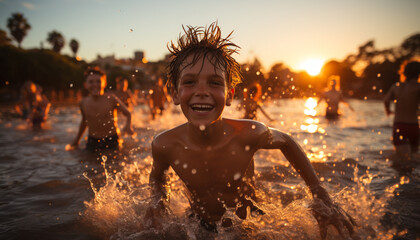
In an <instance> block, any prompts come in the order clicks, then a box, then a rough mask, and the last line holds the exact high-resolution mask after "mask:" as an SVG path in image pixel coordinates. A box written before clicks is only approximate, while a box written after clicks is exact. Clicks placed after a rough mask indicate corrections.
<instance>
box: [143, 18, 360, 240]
mask: <svg viewBox="0 0 420 240" xmlns="http://www.w3.org/2000/svg"><path fill="white" fill-rule="evenodd" d="M236 47H237V46H236V45H235V44H234V43H232V42H230V40H229V39H228V38H222V37H221V33H220V28H219V27H218V26H217V25H216V24H215V23H213V24H211V25H210V26H209V27H208V28H205V29H204V28H199V27H191V26H188V27H187V28H186V29H185V35H183V36H181V37H180V39H179V41H178V45H175V44H174V43H172V44H171V45H170V51H171V53H172V61H171V62H170V64H169V66H170V69H169V83H168V84H169V86H170V87H171V93H172V96H173V101H174V103H175V104H176V105H180V106H181V109H182V112H183V114H184V116H185V117H186V118H187V119H188V121H187V122H186V123H184V124H182V125H180V126H177V127H175V128H172V129H169V130H167V131H165V132H162V133H160V134H158V135H157V136H155V138H154V140H153V143H152V155H153V168H152V171H151V173H150V180H149V182H150V186H151V188H152V193H151V196H152V197H151V202H150V206H149V207H148V209H147V210H146V214H145V218H146V220H147V221H148V223H149V224H150V225H151V226H150V227H155V228H159V227H162V222H163V216H164V215H165V212H167V209H168V206H169V197H170V196H169V195H170V191H169V189H168V188H169V187H170V184H168V182H167V180H168V178H167V175H166V173H167V170H168V169H169V168H172V169H173V170H174V172H175V173H176V174H177V175H178V176H179V178H180V179H181V181H182V182H183V183H184V184H185V186H186V188H187V190H188V191H187V193H188V199H189V202H190V206H191V210H192V213H191V215H190V216H192V217H195V218H198V219H199V221H200V223H201V225H202V226H203V227H204V228H205V229H207V230H209V231H213V232H217V231H218V229H217V228H218V223H220V225H222V226H223V227H228V226H231V225H232V224H233V223H232V219H230V218H228V217H227V216H225V215H224V214H225V212H226V211H227V208H232V209H235V213H236V215H237V216H238V217H240V218H242V219H245V218H247V217H248V214H247V213H248V212H251V213H253V214H257V215H261V214H264V212H263V211H262V210H261V209H259V208H258V207H257V206H256V205H255V204H254V202H253V201H252V200H257V198H256V196H255V191H254V187H253V186H254V184H253V181H254V160H253V156H254V154H255V152H256V151H258V150H259V149H280V150H281V151H282V152H283V153H284V155H285V156H286V158H287V160H289V161H290V162H291V164H292V165H293V166H294V167H295V168H296V170H297V172H298V173H299V174H300V175H301V176H302V178H303V179H304V180H305V182H306V184H307V185H308V186H309V188H310V190H311V191H312V194H313V197H314V199H315V200H314V201H315V204H313V205H312V207H313V210H314V211H313V214H314V215H315V217H316V219H317V221H318V223H319V225H320V227H321V236H322V237H325V236H326V235H327V226H328V225H329V224H333V225H334V226H335V227H337V228H338V229H339V231H340V233H342V228H344V227H346V228H347V229H348V230H349V232H350V233H353V232H354V230H353V225H352V224H353V221H352V219H351V217H349V216H348V215H347V214H346V213H345V212H344V210H342V209H341V208H340V207H339V206H338V205H336V204H335V203H334V202H333V201H332V199H331V198H330V197H329V194H328V193H327V191H326V190H325V189H324V188H323V187H322V186H321V182H320V180H319V179H318V177H317V175H316V173H315V171H314V169H313V167H312V165H311V163H310V161H309V159H308V158H307V156H306V154H305V153H304V152H303V151H302V149H301V148H300V146H299V145H298V144H297V143H296V142H295V141H294V140H293V139H292V138H291V137H290V136H289V135H287V134H286V133H283V132H280V131H279V130H277V129H273V128H268V127H267V126H266V125H264V124H263V123H261V122H257V121H254V120H249V119H226V118H222V113H223V111H224V108H225V106H230V105H231V103H232V101H233V95H234V87H235V85H236V84H238V83H239V82H240V81H241V77H240V65H239V64H238V63H237V62H236V60H235V59H234V58H232V57H231V54H233V53H234V52H236V51H235V48H236ZM254 216H255V215H254ZM249 217H252V215H250V216H249Z"/></svg>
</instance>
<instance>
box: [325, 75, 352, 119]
mask: <svg viewBox="0 0 420 240" xmlns="http://www.w3.org/2000/svg"><path fill="white" fill-rule="evenodd" d="M322 100H325V102H326V103H327V108H326V111H325V117H326V118H327V119H337V118H338V117H339V116H340V110H339V104H340V102H343V103H345V104H346V105H347V106H348V107H349V108H350V110H352V111H354V109H353V107H352V106H351V105H350V104H349V103H348V102H347V101H346V100H345V99H344V96H343V93H342V92H341V91H340V76H337V75H333V76H331V77H330V78H329V87H328V90H326V91H325V92H323V93H322V94H321V96H320V98H319V100H318V105H319V103H320V102H321V101H322Z"/></svg>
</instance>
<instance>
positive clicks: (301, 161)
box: [262, 128, 320, 193]
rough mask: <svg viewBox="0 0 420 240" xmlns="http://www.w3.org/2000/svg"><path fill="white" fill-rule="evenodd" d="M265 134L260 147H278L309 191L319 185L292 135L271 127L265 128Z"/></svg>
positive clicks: (313, 171) (306, 158) (308, 162)
mask: <svg viewBox="0 0 420 240" xmlns="http://www.w3.org/2000/svg"><path fill="white" fill-rule="evenodd" d="M265 135H266V136H265V139H264V140H263V141H262V144H263V145H262V148H264V149H280V150H281V151H282V153H283V154H284V156H285V157H286V158H287V160H288V161H289V162H290V163H291V164H292V166H293V167H294V168H295V169H296V171H297V172H298V173H299V174H300V175H301V176H302V178H303V180H304V181H305V183H306V185H308V186H309V188H310V189H311V191H312V190H313V189H315V188H318V186H320V181H319V179H318V177H317V176H316V173H315V170H314V169H313V167H312V164H311V163H310V161H309V159H308V157H307V156H306V154H305V153H304V151H303V150H302V148H301V147H300V146H299V144H298V143H296V141H295V140H293V138H292V137H290V136H289V135H288V134H286V133H283V132H281V131H279V130H277V129H273V128H267V133H265ZM312 193H314V191H312Z"/></svg>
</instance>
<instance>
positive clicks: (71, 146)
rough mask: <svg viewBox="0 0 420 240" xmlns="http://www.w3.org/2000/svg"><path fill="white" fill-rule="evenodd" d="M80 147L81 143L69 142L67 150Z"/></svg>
mask: <svg viewBox="0 0 420 240" xmlns="http://www.w3.org/2000/svg"><path fill="white" fill-rule="evenodd" d="M78 147H79V143H77V142H76V143H74V142H73V143H71V144H67V145H66V147H65V150H66V151H72V150H74V149H76V148H78Z"/></svg>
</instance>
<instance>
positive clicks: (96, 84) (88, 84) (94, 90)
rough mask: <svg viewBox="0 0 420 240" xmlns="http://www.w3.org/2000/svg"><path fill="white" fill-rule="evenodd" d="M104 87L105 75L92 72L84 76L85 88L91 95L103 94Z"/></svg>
mask: <svg viewBox="0 0 420 240" xmlns="http://www.w3.org/2000/svg"><path fill="white" fill-rule="evenodd" d="M105 87H106V80H105V77H104V76H103V77H101V75H99V74H92V75H89V76H87V77H86V81H85V88H86V89H87V90H88V91H89V93H90V94H91V95H92V96H100V95H103V94H104V91H105Z"/></svg>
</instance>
